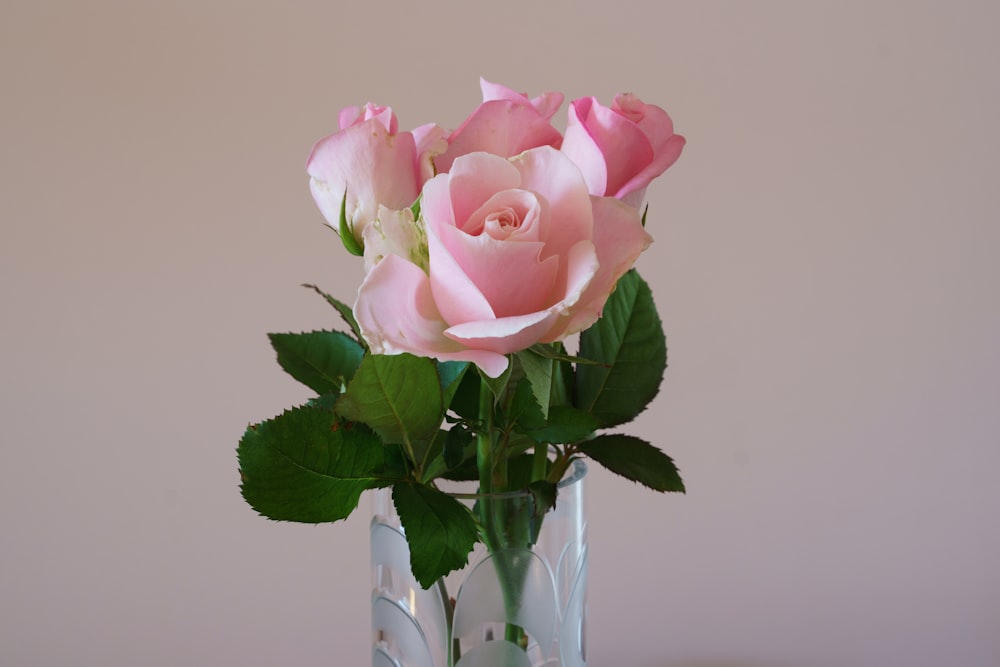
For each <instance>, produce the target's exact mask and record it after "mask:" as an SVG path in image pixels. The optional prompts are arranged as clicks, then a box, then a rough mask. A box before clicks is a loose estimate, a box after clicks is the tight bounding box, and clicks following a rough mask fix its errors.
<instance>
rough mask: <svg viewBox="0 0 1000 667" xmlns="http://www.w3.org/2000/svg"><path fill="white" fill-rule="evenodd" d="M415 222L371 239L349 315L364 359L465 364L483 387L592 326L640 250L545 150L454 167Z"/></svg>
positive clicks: (611, 205)
mask: <svg viewBox="0 0 1000 667" xmlns="http://www.w3.org/2000/svg"><path fill="white" fill-rule="evenodd" d="M382 217H383V219H382V220H381V223H382V224H383V225H385V224H388V223H389V222H390V220H396V221H397V222H400V223H402V224H408V225H409V224H413V223H412V222H411V221H410V220H409V219H407V218H406V217H405V216H401V217H396V218H392V217H390V216H388V215H385V216H382ZM421 220H422V223H423V224H422V225H418V233H416V234H411V233H410V232H407V234H398V235H397V234H394V233H391V232H386V231H385V230H383V232H381V233H382V234H383V235H384V238H385V239H387V242H385V243H384V244H382V249H381V251H380V253H379V255H378V257H377V258H375V261H372V262H370V263H369V266H370V270H369V271H368V273H367V275H366V277H365V280H364V283H363V284H362V286H361V288H360V290H359V292H358V299H357V302H356V304H355V307H354V313H355V316H356V318H357V320H358V323H359V324H360V326H361V331H362V333H363V335H364V336H365V338H366V340H367V341H368V343H369V345H370V346H371V351H372V352H373V353H375V354H398V353H402V352H410V353H412V354H416V355H420V356H429V357H437V358H438V359H442V360H464V361H471V362H473V363H475V364H477V365H478V366H479V367H480V368H482V369H483V371H484V372H486V373H487V374H488V375H490V376H492V377H497V376H498V375H500V374H501V373H502V372H503V371H504V370H505V369H506V367H507V358H506V357H505V355H507V354H509V353H512V352H517V351H520V350H523V349H526V348H528V347H530V346H531V345H533V344H535V343H539V342H542V343H547V342H553V341H556V340H561V339H562V338H564V337H565V336H568V335H570V334H572V333H576V332H577V331H580V330H582V329H584V328H586V327H588V326H590V325H591V324H593V323H594V322H595V321H596V320H597V318H598V317H599V316H600V313H601V309H602V308H603V307H604V303H605V302H606V301H607V298H608V296H609V295H610V293H611V291H612V290H613V289H614V286H615V284H616V283H617V281H618V279H619V278H620V277H621V276H622V275H623V274H624V273H625V272H626V271H627V270H628V269H629V268H630V267H631V266H632V264H633V263H634V262H635V260H636V258H637V257H638V256H639V254H640V253H641V252H642V251H643V250H644V249H645V248H646V247H647V246H648V245H649V243H650V242H651V241H652V239H651V238H650V237H649V235H648V234H647V233H646V232H645V230H643V228H642V225H641V223H640V220H639V214H638V211H637V210H636V209H635V208H633V207H631V206H628V205H626V204H624V203H623V202H620V201H618V200H616V199H613V198H609V197H594V196H591V195H590V194H589V193H588V191H587V184H586V183H585V182H584V180H583V178H582V176H581V175H580V171H579V170H578V169H577V167H576V166H575V165H574V164H573V163H572V162H571V161H570V160H569V159H568V158H566V157H565V156H564V155H562V153H560V152H559V151H557V150H555V149H553V148H550V147H540V148H534V149H531V150H528V151H526V152H524V153H522V154H521V155H518V156H516V157H513V158H510V159H504V158H502V157H499V156H496V155H491V154H487V153H472V154H469V155H465V156H462V157H459V158H458V159H456V160H455V161H454V163H453V164H452V165H451V170H450V172H449V173H447V174H439V175H438V176H436V177H434V178H432V179H431V180H429V181H428V182H427V183H426V184H425V186H424V188H423V198H422V200H421ZM423 234H426V243H427V251H426V252H427V264H426V266H427V267H428V268H427V270H426V271H425V270H424V269H423V268H422V266H421V261H419V260H422V257H420V251H419V243H422V242H423V239H424V236H423ZM408 238H409V239H411V240H410V241H407V240H406V239H408ZM389 239H397V241H392V242H390V241H389ZM399 239H402V242H400V241H399Z"/></svg>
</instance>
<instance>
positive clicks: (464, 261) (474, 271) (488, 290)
mask: <svg viewBox="0 0 1000 667" xmlns="http://www.w3.org/2000/svg"><path fill="white" fill-rule="evenodd" d="M440 240H441V243H442V246H443V248H446V249H447V250H446V252H447V254H448V257H449V259H451V260H453V261H454V263H455V265H457V266H458V267H460V269H461V272H462V275H463V276H464V277H465V278H466V279H467V280H468V281H469V282H470V283H471V284H472V285H474V286H475V288H476V292H477V293H478V294H481V295H482V296H483V298H484V299H485V300H486V302H487V303H488V304H489V307H490V310H491V311H492V313H493V316H494V317H508V316H514V315H524V314H527V313H531V312H534V311H538V310H544V309H545V308H547V307H549V306H551V305H553V302H554V301H558V300H559V297H560V296H561V294H559V293H558V292H557V291H556V286H557V285H558V284H559V281H558V280H557V276H558V273H559V270H560V258H559V257H556V256H551V257H548V258H547V259H545V260H541V259H540V258H539V255H540V253H541V252H542V250H543V249H544V247H545V245H544V244H543V243H540V242H530V241H524V242H521V241H510V240H497V239H494V238H492V237H491V236H489V235H488V234H480V235H479V236H470V235H469V234H466V233H464V232H462V231H461V230H458V229H455V228H454V227H445V228H443V229H441V237H440ZM441 259H442V257H441V256H440V255H436V254H433V252H432V254H431V267H432V271H433V270H434V269H437V268H438V264H437V262H439V261H440V260H441ZM449 275H451V274H449ZM440 279H441V277H440V274H438V275H432V283H433V284H435V286H436V289H435V296H437V295H443V293H444V292H448V293H449V294H448V297H447V299H448V300H452V299H454V300H458V299H460V298H463V294H471V293H472V290H471V287H470V288H469V289H468V290H467V291H465V290H463V292H462V293H459V291H458V290H456V289H454V284H453V283H450V281H449V283H448V284H446V285H441V286H437V282H438V280H440ZM452 279H454V278H452ZM442 282H443V281H442ZM446 310H448V311H451V308H450V307H446ZM452 316H454V317H452ZM458 317H460V316H459V315H458V313H451V312H449V315H447V316H446V317H445V319H446V320H448V321H449V322H450V323H452V324H457V323H460V322H462V321H469V320H474V319H475V320H478V319H483V318H481V317H470V316H468V314H466V315H464V316H461V317H462V319H458Z"/></svg>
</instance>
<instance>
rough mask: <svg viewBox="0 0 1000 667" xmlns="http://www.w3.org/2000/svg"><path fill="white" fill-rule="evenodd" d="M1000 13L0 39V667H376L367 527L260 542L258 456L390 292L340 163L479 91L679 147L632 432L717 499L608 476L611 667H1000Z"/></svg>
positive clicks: (908, 8) (364, 18) (476, 13)
mask: <svg viewBox="0 0 1000 667" xmlns="http://www.w3.org/2000/svg"><path fill="white" fill-rule="evenodd" d="M998 7H1000V5H997V4H996V3H992V2H986V1H984V2H973V1H966V2H949V3H945V2H936V3H932V2H920V1H917V0H913V1H903V0H899V1H896V2H891V1H888V0H883V1H879V2H861V1H853V0H846V1H845V0H838V1H836V2H833V1H830V2H826V1H824V2H819V1H815V2H797V1H796V2H793V1H788V2H737V1H732V2H695V1H690V2H670V1H664V0H659V1H657V2H631V1H629V0H619V1H617V2H613V3H598V2H581V1H570V0H506V1H505V2H502V3H495V2H494V3H480V2H471V1H467V2H446V1H444V0H428V1H426V2H411V3H403V2H399V3H393V2H384V3H346V2H336V1H334V0H327V1H326V2H315V1H314V2H256V3H254V2H236V1H235V0H234V1H231V2H224V1H222V0H202V1H199V2H194V1H190V2H162V3H154V2H136V1H126V0H122V1H120V2H109V1H107V0H92V1H90V2H56V1H44V0H41V1H29V0H24V1H16V2H11V1H10V0H4V1H3V2H0V221H2V235H0V308H2V311H0V313H2V314H0V378H2V383H0V446H2V449H0V664H3V665H10V666H12V667H29V666H36V665H45V666H62V665H83V666H91V665H93V666H95V667H96V666H102V667H118V666H122V667H124V666H126V665H147V666H157V665H163V666H168V665H169V666H174V665H178V666H179V665H185V666H189V665H190V666H217V665H234V666H235V665H240V666H242V667H251V666H258V665H260V666H264V665H282V666H292V665H294V666H301V667H306V666H320V665H337V666H340V665H346V666H361V665H365V664H369V650H370V649H369V637H368V624H369V577H370V574H369V566H368V541H367V516H365V512H364V511H362V512H360V513H359V514H357V515H356V516H355V517H352V518H351V519H350V520H348V521H347V522H345V523H343V524H341V525H334V526H319V527H312V526H303V525H295V524H278V523H274V522H269V521H266V520H264V519H262V518H260V517H258V516H256V515H255V514H254V512H252V511H251V510H250V509H249V507H247V506H246V505H245V504H244V502H243V500H242V499H241V497H240V495H239V491H238V483H239V479H238V473H237V466H236V456H235V446H236V443H237V440H238V439H239V437H240V435H241V434H242V432H243V430H244V428H245V427H246V425H247V424H248V423H249V422H251V421H257V420H261V419H264V418H266V417H269V416H272V415H274V414H277V413H278V412H280V411H281V410H283V409H284V408H285V407H288V406H291V405H293V404H297V403H299V402H301V401H303V400H304V399H305V398H306V397H307V392H306V390H304V389H303V388H302V387H300V386H298V385H297V384H295V383H294V381H292V380H291V379H290V378H288V377H286V376H285V375H284V374H283V373H282V372H281V370H280V368H279V367H278V366H277V364H276V363H275V362H274V355H273V352H272V351H271V350H270V348H269V346H268V342H267V339H266V337H265V334H266V333H267V332H269V331H302V330H310V329H314V328H323V327H327V328H329V327H333V326H336V324H337V319H336V317H335V314H334V313H333V311H332V310H331V309H329V308H328V307H327V306H326V305H325V304H324V303H323V302H322V300H321V299H319V298H318V297H317V296H316V295H315V294H313V293H311V292H309V291H308V290H305V289H303V288H301V287H300V286H299V285H300V284H301V283H306V282H309V283H316V284H319V285H321V286H322V287H324V288H325V289H326V290H327V291H330V292H332V293H334V294H337V295H338V296H340V297H341V298H343V299H345V300H352V299H353V294H354V291H355V290H356V288H357V285H358V283H359V281H360V277H361V267H360V264H359V262H358V261H357V260H355V259H353V258H350V257H348V256H347V255H346V253H345V252H344V251H343V250H342V249H341V248H340V246H339V244H338V242H337V240H336V238H335V236H334V235H333V234H332V233H331V232H330V231H329V230H328V229H326V228H324V227H323V225H322V218H321V216H320V215H319V213H318V211H317V210H316V209H315V207H314V205H313V203H312V201H311V198H310V196H309V192H308V185H307V178H306V175H305V172H304V168H303V165H304V161H305V158H306V156H307V154H308V152H309V149H310V147H311V146H312V143H313V142H314V141H315V140H317V139H319V138H320V137H322V136H324V135H326V134H329V133H330V132H332V131H334V130H335V129H336V114H337V111H338V110H339V109H340V108H341V107H343V106H346V105H348V104H363V103H364V102H366V101H369V100H371V101H375V102H379V103H382V104H389V105H392V106H393V108H394V109H395V111H396V112H397V114H398V115H399V117H400V126H401V128H410V127H415V126H417V125H420V124H423V123H426V122H431V121H435V122H439V123H441V124H443V125H445V126H448V127H455V126H457V124H458V123H459V122H461V120H462V119H463V118H464V117H465V115H466V114H467V113H468V112H469V111H471V109H472V108H474V106H475V105H476V104H477V103H478V102H479V90H478V77H479V76H485V77H486V78H488V79H490V80H492V81H496V82H499V83H503V84H506V85H508V86H511V87H513V88H515V89H517V90H523V91H526V92H528V93H529V94H532V95H535V94H538V93H540V92H543V91H547V90H560V91H563V92H565V93H566V95H567V99H574V98H576V97H581V96H584V95H596V96H597V97H598V98H600V99H601V100H602V101H603V102H604V103H606V104H607V103H610V102H611V99H612V97H613V95H614V94H615V93H616V92H623V91H632V92H635V93H636V94H638V95H639V96H640V97H641V98H643V99H644V100H646V101H648V102H651V103H655V104H658V105H660V106H663V107H665V108H666V109H667V110H668V111H669V112H670V114H671V115H672V116H673V118H674V121H675V124H676V128H677V131H678V132H679V133H681V134H684V135H685V136H686V137H687V139H688V145H687V148H686V150H685V153H684V155H683V157H682V158H681V160H680V161H679V162H678V163H677V164H676V165H675V166H674V167H673V168H672V169H671V170H670V171H669V172H668V173H667V174H666V175H665V176H664V177H663V178H662V179H660V180H659V181H657V182H656V183H655V185H654V186H653V187H651V188H650V190H649V193H648V199H649V202H650V209H649V218H648V219H649V223H648V225H649V229H650V230H651V231H652V233H653V235H654V236H655V238H656V242H655V243H654V245H653V247H652V248H651V249H650V250H649V251H648V252H647V253H646V254H645V255H644V257H643V258H642V260H641V261H640V264H639V268H640V270H641V271H642V273H643V274H644V275H645V277H646V278H647V280H648V281H649V282H650V284H651V285H652V287H653V291H654V295H655V297H656V299H657V303H658V306H659V309H660V311H661V313H662V315H663V318H664V323H665V327H666V330H667V335H668V343H669V347H670V368H669V370H668V374H667V379H666V381H665V384H664V386H663V388H662V391H661V392H660V394H659V396H658V397H657V399H656V401H655V402H654V404H653V406H652V407H651V409H650V410H648V411H647V412H646V413H644V414H643V415H642V416H641V417H640V418H639V419H638V420H637V421H636V422H635V423H634V424H632V425H630V426H629V428H628V432H631V433H634V434H636V435H640V436H642V437H645V438H647V439H649V440H651V441H653V442H655V443H656V444H657V445H659V446H660V447H662V448H663V449H665V450H666V451H667V452H668V453H670V454H671V456H673V457H674V458H675V459H676V461H677V462H678V464H679V466H680V467H681V470H682V472H683V475H684V478H685V480H686V482H687V485H688V489H689V492H688V493H687V495H685V496H680V495H674V496H658V495H656V494H653V493H651V492H647V491H645V490H642V489H639V488H636V487H634V486H633V485H632V484H630V483H628V482H626V481H624V480H621V479H619V478H615V477H614V476H613V475H611V474H610V473H607V472H605V471H601V470H594V471H592V473H591V475H590V485H591V486H590V489H589V503H590V505H589V509H590V546H591V570H590V572H591V583H590V618H589V626H588V628H587V630H588V650H589V658H590V661H589V664H591V665H593V666H594V667H608V666H610V667H619V666H626V667H841V666H859V667H887V666H892V665H907V666H910V667H932V666H938V665H955V666H957V667H995V666H996V665H998V664H1000V573H998V569H1000V565H998V564H1000V491H998V488H997V483H996V479H997V471H998V470H1000V452H998V442H1000V349H998V342H1000V298H998V287H1000V262H998V251H1000V225H998V215H997V211H998V210H1000V194H998V191H1000V188H998V186H1000V178H998V176H1000V168H998V155H1000V131H998V129H997V119H998V118H1000V75H998V73H997V69H998V66H1000V41H998V40H997V39H996V34H995V33H996V27H997V25H1000V9H998ZM564 118H565V111H562V112H560V114H559V115H558V116H557V119H559V120H558V122H559V123H564V122H565V121H564V120H563V119H564ZM366 507H367V499H363V500H362V510H364V509H365V508H366Z"/></svg>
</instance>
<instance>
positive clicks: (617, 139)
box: [562, 93, 684, 207]
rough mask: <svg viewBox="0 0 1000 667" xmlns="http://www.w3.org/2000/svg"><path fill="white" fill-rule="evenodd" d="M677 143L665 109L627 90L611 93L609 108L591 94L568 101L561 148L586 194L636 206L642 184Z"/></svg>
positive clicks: (674, 153) (662, 166)
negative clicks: (583, 183)
mask: <svg viewBox="0 0 1000 667" xmlns="http://www.w3.org/2000/svg"><path fill="white" fill-rule="evenodd" d="M683 148H684V137H682V136H680V135H678V134H674V124H673V121H671V120H670V116H668V115H667V112H666V111H664V110H663V109H661V108H660V107H658V106H654V105H652V104H645V103H643V101H642V100H640V99H639V98H638V97H636V96H635V95H632V94H630V93H629V94H624V95H617V96H615V102H614V104H613V105H612V106H611V108H610V109H609V108H608V107H605V106H601V105H600V104H599V103H598V102H597V99H596V98H593V97H584V98H581V99H578V100H574V101H573V102H572V103H571V104H570V109H569V123H568V125H567V126H566V136H565V138H564V139H563V143H562V151H563V153H565V154H566V155H567V156H569V157H570V159H572V160H573V161H574V162H575V163H576V164H577V165H578V166H579V167H580V170H581V171H583V177H584V178H585V179H586V181H587V187H588V188H590V192H591V193H592V194H595V195H607V196H609V197H617V198H618V199H622V200H624V201H625V202H626V203H628V204H631V205H633V206H635V207H639V206H640V205H641V204H642V199H643V196H644V195H645V193H646V186H648V185H649V183H650V181H652V180H653V179H654V178H656V177H657V176H659V175H660V174H662V173H663V172H664V171H666V169H667V167H669V166H670V165H672V164H673V163H674V162H676V161H677V158H679V157H680V155H681V149H683Z"/></svg>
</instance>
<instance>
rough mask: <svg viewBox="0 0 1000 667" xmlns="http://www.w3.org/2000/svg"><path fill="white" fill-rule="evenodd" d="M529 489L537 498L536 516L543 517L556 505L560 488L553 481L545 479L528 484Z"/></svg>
mask: <svg viewBox="0 0 1000 667" xmlns="http://www.w3.org/2000/svg"><path fill="white" fill-rule="evenodd" d="M528 491H529V492H530V493H531V495H532V496H533V497H534V499H535V517H536V518H538V519H541V518H542V517H544V516H545V513H546V512H548V511H549V510H550V509H554V508H555V506H556V495H557V493H558V488H557V487H556V485H555V484H553V483H552V482H547V481H545V480H544V479H542V480H538V481H535V482H532V483H531V484H529V485H528Z"/></svg>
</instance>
